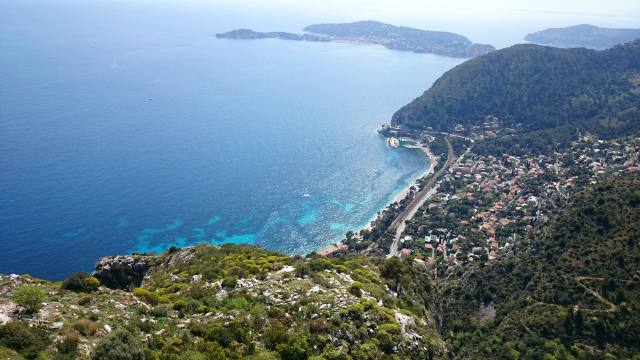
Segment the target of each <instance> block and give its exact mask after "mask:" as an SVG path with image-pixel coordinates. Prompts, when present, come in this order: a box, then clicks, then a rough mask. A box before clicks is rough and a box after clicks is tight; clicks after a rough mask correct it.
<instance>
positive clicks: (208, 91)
mask: <svg viewBox="0 0 640 360" xmlns="http://www.w3.org/2000/svg"><path fill="white" fill-rule="evenodd" d="M34 4H35V5H34ZM259 15H260V14H255V15H252V14H250V13H246V12H243V11H237V10H234V9H232V8H197V7H189V6H184V7H177V6H175V5H174V6H173V7H170V6H168V5H166V4H165V5H157V6H155V5H153V6H152V5H150V4H146V5H143V4H139V5H131V4H129V5H125V4H124V3H120V2H115V3H106V2H93V1H91V2H86V1H82V2H80V1H78V2H50V1H48V2H42V3H34V2H33V1H30V0H20V1H18V0H9V1H3V2H2V3H0V54H2V56H0V272H2V273H30V274H33V275H36V276H40V277H45V278H50V279H60V278H63V277H65V276H66V275H68V274H69V273H70V272H73V271H78V270H84V271H90V270H91V269H92V267H93V264H94V263H95V261H96V260H97V259H98V258H99V257H100V256H104V255H111V254H122V253H130V252H146V251H163V250H165V249H167V248H168V247H169V246H172V245H178V246H185V245H191V244H195V243H199V242H208V243H212V244H220V243H223V242H235V243H245V242H246V243H255V244H258V245H261V246H264V247H266V248H270V249H275V250H280V251H284V252H286V253H290V254H304V253H307V252H309V251H312V250H314V249H317V248H319V247H322V246H325V245H327V244H329V243H333V242H335V241H336V240H338V239H340V238H341V236H342V235H343V234H344V233H345V232H346V231H347V230H353V229H357V228H359V227H361V226H363V225H365V224H366V223H367V222H368V220H369V219H371V217H372V216H374V215H375V214H376V212H377V211H379V210H380V209H382V208H383V207H384V206H385V205H386V204H387V203H388V202H389V201H390V199H391V198H392V197H393V196H394V194H395V193H396V192H398V191H399V190H400V189H401V188H403V187H404V186H406V184H407V183H408V182H411V181H412V180H413V179H414V178H415V177H416V176H417V174H418V173H420V172H422V171H423V170H424V168H425V166H426V165H427V164H426V161H425V159H424V158H423V157H422V156H421V155H420V154H419V153H417V152H413V151H409V150H396V151H393V150H390V149H388V148H386V146H385V144H384V141H383V140H382V139H381V138H380V137H379V136H378V135H377V134H376V129H377V128H378V127H379V126H380V124H382V123H383V122H386V121H388V119H389V118H390V116H391V115H392V113H393V112H394V111H395V110H396V109H397V108H399V107H400V106H402V105H403V104H405V103H407V102H409V101H410V100H411V99H412V98H414V97H415V96H417V95H419V94H420V93H421V92H422V91H423V90H424V89H426V88H427V87H428V86H429V85H430V84H431V83H432V82H433V81H434V80H435V79H436V78H437V77H439V76H440V75H441V74H442V73H443V72H444V71H446V70H448V69H450V68H451V67H453V66H454V65H456V64H458V63H460V62H461V60H459V59H450V58H443V57H437V56H430V55H417V54H411V53H403V52H395V51H389V50H386V49H383V48H381V47H376V46H360V45H353V44H321V43H304V42H287V41H278V40H265V41H233V40H216V39H215V38H214V37H213V35H214V34H215V33H216V32H219V31H226V30H230V29H233V28H237V27H244V26H247V27H254V28H258V29H274V28H275V29H284V30H293V31H295V30H298V29H299V28H301V27H302V26H303V25H304V24H306V23H307V21H306V20H305V19H296V20H295V21H294V20H288V19H286V18H278V17H277V16H271V17H261V16H259ZM265 18H267V19H268V20H264V19H265Z"/></svg>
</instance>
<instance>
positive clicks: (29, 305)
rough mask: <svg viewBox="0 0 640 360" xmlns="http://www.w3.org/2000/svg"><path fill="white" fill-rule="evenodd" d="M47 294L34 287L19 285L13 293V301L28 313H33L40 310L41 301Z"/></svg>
mask: <svg viewBox="0 0 640 360" xmlns="http://www.w3.org/2000/svg"><path fill="white" fill-rule="evenodd" d="M46 296H47V293H46V292H45V291H44V290H42V289H41V288H40V287H39V286H36V285H21V286H18V287H17V288H16V289H15V291H14V292H13V301H15V302H16V304H18V305H20V306H23V307H24V308H25V310H26V311H27V312H28V313H35V312H37V311H38V310H40V309H41V308H42V301H44V299H45V298H46Z"/></svg>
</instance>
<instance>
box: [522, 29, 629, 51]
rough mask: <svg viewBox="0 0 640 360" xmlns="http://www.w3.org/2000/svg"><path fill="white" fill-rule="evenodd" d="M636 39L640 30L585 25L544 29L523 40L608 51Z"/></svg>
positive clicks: (556, 45) (561, 46) (540, 43)
mask: <svg viewBox="0 0 640 360" xmlns="http://www.w3.org/2000/svg"><path fill="white" fill-rule="evenodd" d="M638 38H640V29H608V28H601V27H597V26H593V25H587V24H582V25H575V26H569V27H565V28H552V29H546V30H542V31H538V32H535V33H531V34H528V35H527V36H525V40H527V41H530V42H532V43H535V44H539V45H548V46H555V47H560V48H575V47H584V48H590V49H596V50H604V49H608V48H610V47H612V46H615V45H618V44H624V43H627V42H630V41H633V40H635V39H638Z"/></svg>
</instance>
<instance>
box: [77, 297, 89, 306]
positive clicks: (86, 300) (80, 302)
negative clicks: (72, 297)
mask: <svg viewBox="0 0 640 360" xmlns="http://www.w3.org/2000/svg"><path fill="white" fill-rule="evenodd" d="M90 302H91V297H89V296H83V297H81V298H80V299H78V305H80V306H85V305H87V304H89V303H90Z"/></svg>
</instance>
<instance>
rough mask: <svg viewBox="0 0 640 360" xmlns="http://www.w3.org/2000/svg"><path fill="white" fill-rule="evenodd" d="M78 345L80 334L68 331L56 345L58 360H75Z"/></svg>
mask: <svg viewBox="0 0 640 360" xmlns="http://www.w3.org/2000/svg"><path fill="white" fill-rule="evenodd" d="M79 343H80V334H78V332H76V331H69V332H67V334H66V335H65V336H64V338H62V341H60V342H59V343H57V344H56V350H57V351H58V355H59V356H58V357H57V358H58V359H75V358H76V355H77V354H78V344H79Z"/></svg>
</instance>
